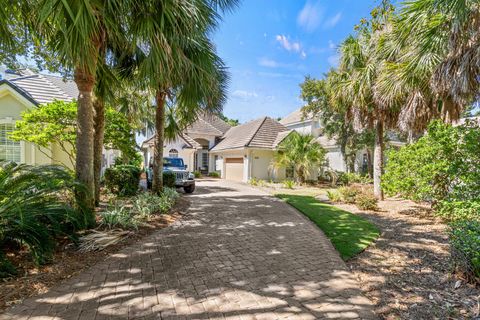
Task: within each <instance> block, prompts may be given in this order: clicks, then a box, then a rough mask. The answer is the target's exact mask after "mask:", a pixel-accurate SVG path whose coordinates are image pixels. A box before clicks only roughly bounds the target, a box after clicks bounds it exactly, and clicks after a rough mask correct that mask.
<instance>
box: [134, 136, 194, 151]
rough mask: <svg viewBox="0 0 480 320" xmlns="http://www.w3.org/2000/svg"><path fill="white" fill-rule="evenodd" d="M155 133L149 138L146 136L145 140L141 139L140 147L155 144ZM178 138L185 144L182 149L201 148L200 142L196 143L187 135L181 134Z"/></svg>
mask: <svg viewBox="0 0 480 320" xmlns="http://www.w3.org/2000/svg"><path fill="white" fill-rule="evenodd" d="M156 136H157V135H156V134H154V135H153V136H151V137H150V138H148V139H147V140H145V141H143V143H142V148H147V147H152V146H154V145H155V141H154V140H155V137H156ZM180 138H181V139H182V140H183V141H184V142H185V146H184V147H183V148H184V149H192V148H193V149H201V148H202V145H201V144H200V143H198V142H197V141H195V140H193V139H192V138H191V137H189V136H188V135H186V134H182V135H180Z"/></svg>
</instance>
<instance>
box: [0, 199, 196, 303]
mask: <svg viewBox="0 0 480 320" xmlns="http://www.w3.org/2000/svg"><path fill="white" fill-rule="evenodd" d="M189 205H190V202H189V201H188V200H187V198H184V197H180V198H178V199H177V201H176V203H175V205H174V206H173V208H172V209H170V210H169V212H168V213H164V214H154V215H151V216H150V217H149V219H148V223H142V224H139V225H138V227H137V228H136V229H134V230H131V231H126V232H127V233H128V234H127V233H126V234H125V236H124V237H123V239H122V240H121V241H120V242H118V243H115V244H113V245H110V246H108V247H106V248H104V249H102V250H93V251H87V252H82V251H79V250H78V248H77V247H76V246H74V245H73V244H72V243H71V242H70V241H67V240H65V241H64V242H63V243H61V244H59V245H58V247H57V249H56V251H55V253H54V255H53V257H52V259H51V260H52V261H53V262H52V263H49V264H45V265H40V266H39V265H36V264H35V263H33V261H32V259H31V257H30V255H29V252H28V250H23V251H19V252H15V253H14V252H10V253H8V255H9V258H10V259H11V260H12V261H14V263H15V265H16V266H17V272H18V276H17V277H10V278H5V279H2V280H0V281H1V282H0V311H1V310H4V309H6V308H8V307H10V306H12V305H13V304H16V303H19V302H21V301H22V300H23V299H25V298H27V297H30V296H34V295H38V294H41V293H44V292H46V291H48V290H49V288H51V287H52V286H54V285H56V284H58V283H59V282H61V281H63V280H65V279H68V278H71V277H72V276H75V275H77V274H79V273H81V272H82V271H84V270H85V269H87V268H89V267H90V266H92V265H94V264H96V263H98V262H100V261H102V260H105V259H108V257H109V256H110V255H111V254H113V253H116V252H118V251H120V250H121V249H122V248H124V247H127V246H130V245H132V244H134V243H135V242H138V241H142V239H143V238H144V237H146V236H148V235H149V234H151V233H153V232H155V231H158V230H159V229H162V228H165V227H167V226H169V225H170V224H172V223H173V222H175V221H176V220H177V219H179V218H180V217H181V215H182V213H184V212H185V211H186V210H187V209H188V207H189ZM89 232H91V231H86V232H84V233H82V234H85V233H89ZM82 234H80V236H81V235H82Z"/></svg>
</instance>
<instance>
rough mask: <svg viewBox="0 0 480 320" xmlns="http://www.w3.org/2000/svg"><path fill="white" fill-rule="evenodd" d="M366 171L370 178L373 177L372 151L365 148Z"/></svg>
mask: <svg viewBox="0 0 480 320" xmlns="http://www.w3.org/2000/svg"><path fill="white" fill-rule="evenodd" d="M367 173H368V176H369V177H370V178H373V165H372V151H371V150H370V149H367Z"/></svg>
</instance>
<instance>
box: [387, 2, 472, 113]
mask: <svg viewBox="0 0 480 320" xmlns="http://www.w3.org/2000/svg"><path fill="white" fill-rule="evenodd" d="M397 36H398V37H397V38H398V40H399V41H398V44H399V46H401V45H402V44H404V43H405V42H410V43H411V42H412V41H414V45H415V47H416V48H417V50H416V51H415V52H416V57H415V58H416V61H417V62H418V63H425V62H427V63H429V62H430V61H432V60H433V61H434V63H432V65H431V66H430V69H429V71H430V72H431V77H429V78H428V79H429V80H430V84H431V90H432V92H433V93H435V94H437V95H438V96H439V99H438V100H439V102H440V105H441V113H442V117H443V119H444V120H445V121H447V122H451V121H454V120H456V119H458V118H459V117H460V115H461V112H462V110H463V109H464V108H465V107H466V106H467V105H469V104H470V103H471V102H472V100H474V99H475V98H477V96H478V94H479V86H478V75H479V74H480V55H479V54H478V52H479V51H480V7H479V6H478V1H476V0H465V1H449V0H414V1H410V2H407V3H405V5H404V6H403V7H402V10H401V11H400V19H399V23H398V28H397ZM411 47H413V46H411Z"/></svg>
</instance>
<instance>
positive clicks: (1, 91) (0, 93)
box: [0, 83, 36, 109]
mask: <svg viewBox="0 0 480 320" xmlns="http://www.w3.org/2000/svg"><path fill="white" fill-rule="evenodd" d="M7 94H10V95H12V96H13V97H14V98H16V99H17V100H19V101H20V102H21V103H22V104H23V105H24V106H26V107H27V108H28V109H31V108H34V107H36V106H35V104H34V103H32V101H30V100H28V99H27V98H25V97H24V96H22V95H21V94H20V93H18V92H17V91H16V90H15V89H13V88H12V87H11V86H10V85H8V84H7V83H4V84H3V85H0V98H2V97H4V96H6V95H7Z"/></svg>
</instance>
